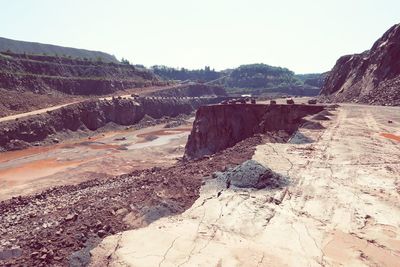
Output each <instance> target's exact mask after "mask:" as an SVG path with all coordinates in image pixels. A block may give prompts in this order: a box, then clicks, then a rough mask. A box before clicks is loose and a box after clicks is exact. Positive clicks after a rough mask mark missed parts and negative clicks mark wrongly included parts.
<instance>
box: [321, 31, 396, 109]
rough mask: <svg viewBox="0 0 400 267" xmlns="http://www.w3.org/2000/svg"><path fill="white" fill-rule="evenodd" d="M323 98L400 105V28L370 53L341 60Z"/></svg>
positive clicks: (387, 36) (322, 94)
mask: <svg viewBox="0 0 400 267" xmlns="http://www.w3.org/2000/svg"><path fill="white" fill-rule="evenodd" d="M321 96H323V97H325V98H327V99H328V100H331V101H337V102H360V103H368V104H381V105H400V24H397V25H394V26H393V27H392V28H390V29H389V30H388V31H387V32H386V33H385V34H384V35H383V36H382V37H381V38H379V39H378V40H377V41H376V42H375V44H374V45H373V46H372V48H371V49H370V50H368V51H365V52H363V53H361V54H355V55H347V56H343V57H341V58H339V60H338V61H337V62H336V65H335V66H334V67H333V69H332V71H331V72H330V73H329V75H328V76H327V78H326V80H325V84H324V86H323V88H322V90H321Z"/></svg>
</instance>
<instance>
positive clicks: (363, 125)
mask: <svg viewBox="0 0 400 267" xmlns="http://www.w3.org/2000/svg"><path fill="white" fill-rule="evenodd" d="M331 113H332V115H331V116H330V120H327V121H322V122H321V123H322V125H323V126H324V127H323V129H318V130H315V129H314V130H312V129H305V128H302V129H300V130H299V132H298V133H297V134H296V135H295V136H294V137H293V138H292V139H291V140H290V142H288V143H263V144H260V145H258V146H257V147H256V151H255V153H254V155H253V156H252V161H251V164H253V165H251V164H250V163H249V162H246V163H244V164H242V165H241V166H242V169H240V168H239V169H237V168H236V169H229V170H227V171H225V172H218V173H215V174H214V175H213V177H208V178H206V180H205V184H204V185H203V186H202V188H201V191H200V197H199V198H198V199H197V200H196V201H195V203H194V204H193V205H192V206H191V207H190V208H189V209H188V210H186V211H185V212H183V213H182V214H179V215H174V216H170V217H164V218H162V219H159V220H157V221H155V222H153V223H152V224H150V225H148V226H147V227H143V228H140V229H135V230H130V231H125V232H121V233H117V234H115V235H111V236H108V237H106V238H105V239H104V240H103V241H102V242H101V243H100V244H99V245H98V246H97V247H96V248H95V249H93V250H92V255H93V256H92V262H91V265H92V266H104V265H107V266H160V267H161V266H164V267H166V266H400V204H399V203H400V195H399V193H400V143H399V139H400V138H399V136H400V126H399V125H400V108H390V107H378V106H373V107H372V106H361V105H342V106H341V107H339V108H338V109H336V111H331ZM246 164H247V165H246ZM260 168H261V169H262V168H264V170H270V172H272V173H274V175H275V176H276V177H277V178H276V179H275V181H274V182H272V183H270V184H267V187H266V188H264V189H254V188H248V187H247V188H246V187H245V188H243V187H237V186H235V184H234V181H235V180H234V179H235V173H236V174H237V173H239V174H240V173H241V172H242V173H243V172H245V173H248V175H249V176H251V175H252V173H257V170H259V169H260ZM248 179H250V180H251V177H248Z"/></svg>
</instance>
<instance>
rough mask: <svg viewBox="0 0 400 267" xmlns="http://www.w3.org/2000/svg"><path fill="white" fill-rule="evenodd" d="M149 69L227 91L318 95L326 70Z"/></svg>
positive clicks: (260, 66) (264, 67)
mask: <svg viewBox="0 0 400 267" xmlns="http://www.w3.org/2000/svg"><path fill="white" fill-rule="evenodd" d="M151 69H152V71H153V72H154V73H155V74H157V75H158V76H160V77H161V78H163V79H166V80H181V81H188V80H189V81H201V82H205V83H206V84H209V85H218V86H223V87H225V88H226V89H227V91H228V92H230V93H251V94H254V95H262V94H270V93H272V94H276V93H278V94H279V93H281V94H289V95H305V96H314V95H318V93H319V91H320V89H321V87H322V85H323V82H324V78H325V76H326V74H325V73H324V74H319V73H315V74H299V75H296V74H295V73H294V72H293V71H291V70H289V69H287V68H281V67H274V66H269V65H266V64H248V65H241V66H239V67H238V68H235V69H227V70H223V71H215V70H213V69H211V68H210V67H205V68H204V69H199V70H188V69H184V68H181V69H175V68H170V67H166V66H153V67H152V68H151Z"/></svg>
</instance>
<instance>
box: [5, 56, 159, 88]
mask: <svg viewBox="0 0 400 267" xmlns="http://www.w3.org/2000/svg"><path fill="white" fill-rule="evenodd" d="M0 69H1V71H0V88H4V89H8V90H19V91H33V92H37V93H44V92H52V91H54V90H56V91H59V92H63V93H67V94H74V95H77V94H78V95H101V94H109V93H113V92H115V91H117V90H122V89H127V88H136V87H143V86H150V85H161V84H164V82H161V81H159V80H158V79H157V77H156V76H155V75H154V74H153V73H151V72H149V71H147V70H145V69H142V68H137V67H135V66H131V65H126V64H116V63H104V62H100V61H88V60H81V59H72V58H66V57H55V56H41V55H24V54H14V53H0Z"/></svg>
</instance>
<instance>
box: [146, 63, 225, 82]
mask: <svg viewBox="0 0 400 267" xmlns="http://www.w3.org/2000/svg"><path fill="white" fill-rule="evenodd" d="M151 70H152V71H153V72H154V73H155V74H157V75H158V76H160V77H161V78H163V79H166V80H181V81H186V80H190V81H202V82H209V81H212V80H215V79H218V78H219V77H220V76H221V73H219V72H217V71H215V70H213V69H211V68H210V67H207V66H206V67H205V68H204V69H199V70H188V69H185V68H181V69H175V68H171V67H167V66H163V65H155V66H152V67H151Z"/></svg>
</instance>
